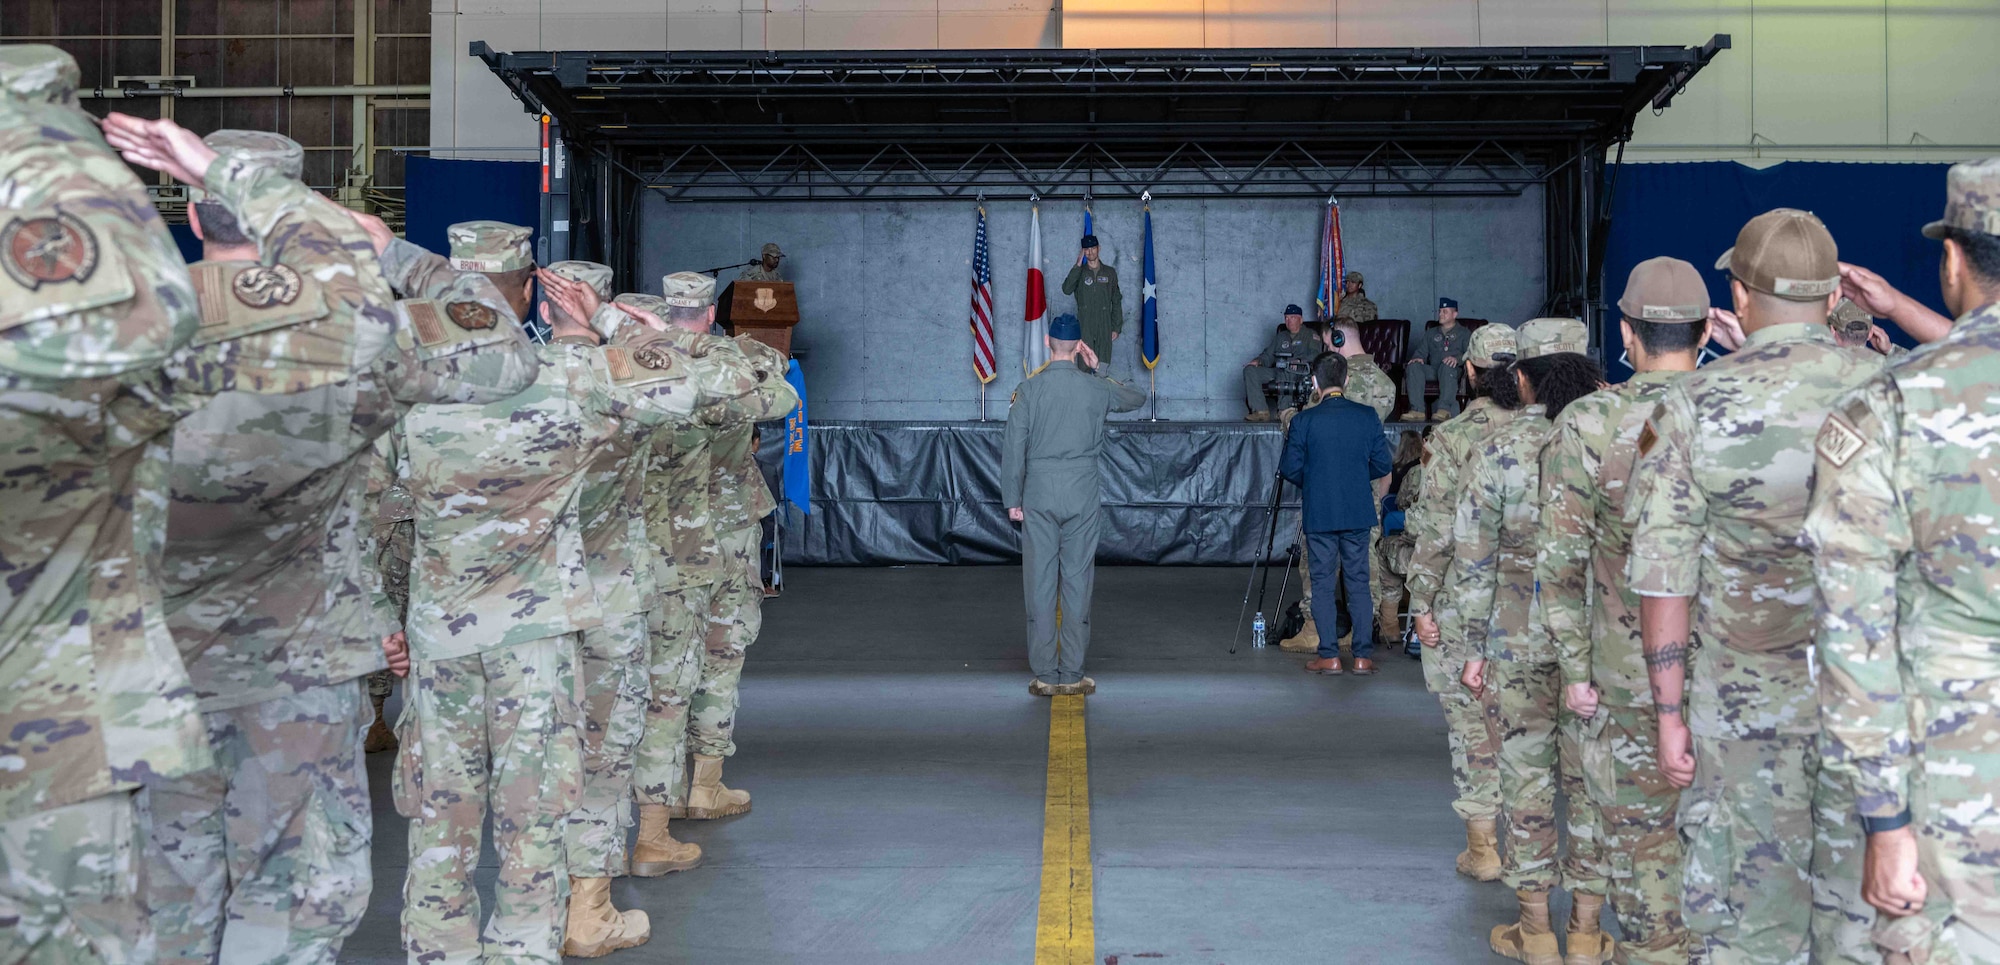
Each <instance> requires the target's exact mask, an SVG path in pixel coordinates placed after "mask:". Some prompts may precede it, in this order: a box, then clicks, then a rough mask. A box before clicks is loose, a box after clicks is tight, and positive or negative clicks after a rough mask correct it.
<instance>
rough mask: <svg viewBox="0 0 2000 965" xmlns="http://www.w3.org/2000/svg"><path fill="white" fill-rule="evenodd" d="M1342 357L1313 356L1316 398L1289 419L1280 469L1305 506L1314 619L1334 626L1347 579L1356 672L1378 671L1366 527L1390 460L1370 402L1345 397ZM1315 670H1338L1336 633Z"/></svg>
mask: <svg viewBox="0 0 2000 965" xmlns="http://www.w3.org/2000/svg"><path fill="white" fill-rule="evenodd" d="M1346 385H1347V360H1346V359H1345V358H1342V357H1341V356H1340V355H1338V354H1337V353H1333V352H1328V353H1325V354H1323V355H1321V356H1320V357H1318V358H1317V359H1314V360H1313V390H1314V391H1315V392H1317V393H1318V394H1319V396H1320V402H1319V404H1317V405H1314V406H1312V407H1311V408H1308V409H1306V410H1305V411H1303V412H1300V413H1299V414H1298V415H1297V416H1295V417H1293V419H1292V428H1291V432H1290V433H1289V434H1288V435H1287V436H1286V438H1285V455H1284V459H1283V461H1282V462H1280V463H1279V465H1278V472H1279V473H1280V474H1281V475H1283V476H1284V477H1285V480H1286V481H1287V482H1290V483H1291V484H1293V485H1295V486H1297V487H1299V491H1300V493H1301V494H1302V495H1301V497H1300V503H1301V506H1302V508H1303V510H1304V512H1305V533H1306V558H1307V560H1308V561H1309V563H1308V565H1309V567H1310V570H1311V575H1312V591H1313V602H1312V608H1313V622H1315V623H1317V624H1319V625H1320V626H1322V627H1327V628H1329V629H1331V628H1332V627H1333V626H1334V625H1335V624H1336V623H1337V620H1336V617H1335V612H1336V611H1335V608H1336V607H1338V606H1339V602H1338V601H1339V599H1340V595H1339V594H1338V593H1337V592H1335V590H1336V586H1335V580H1336V579H1338V580H1340V581H1341V582H1343V583H1345V584H1346V586H1347V617H1348V620H1349V622H1351V623H1352V624H1353V626H1354V644H1353V647H1354V667H1353V672H1354V673H1357V674H1364V675H1365V674H1372V673H1374V672H1375V660H1374V655H1375V633H1374V628H1373V626H1372V623H1371V620H1372V619H1373V615H1374V612H1375V608H1374V602H1373V601H1372V600H1371V599H1370V598H1369V593H1368V534H1369V531H1370V530H1372V529H1373V528H1374V527H1375V523H1376V507H1378V506H1380V505H1381V503H1382V494H1383V492H1384V491H1385V490H1386V489H1387V488H1388V482H1389V473H1390V470H1391V468H1392V466H1393V460H1392V458H1391V456H1390V454H1389V440H1388V439H1387V438H1386V437H1385V436H1384V435H1383V432H1382V419H1381V417H1380V416H1378V415H1376V414H1375V410H1374V409H1372V408H1369V407H1368V406H1365V405H1362V404H1360V403H1358V402H1352V401H1349V400H1348V399H1345V398H1342V397H1341V393H1342V392H1343V391H1344V389H1345V387H1346ZM1306 670H1307V671H1308V672H1310V673H1317V674H1329V675H1331V674H1339V673H1342V672H1343V670H1342V667H1341V665H1340V641H1339V640H1337V639H1335V637H1334V635H1333V634H1331V633H1322V634H1320V638H1319V657H1318V659H1315V660H1309V661H1307V662H1306Z"/></svg>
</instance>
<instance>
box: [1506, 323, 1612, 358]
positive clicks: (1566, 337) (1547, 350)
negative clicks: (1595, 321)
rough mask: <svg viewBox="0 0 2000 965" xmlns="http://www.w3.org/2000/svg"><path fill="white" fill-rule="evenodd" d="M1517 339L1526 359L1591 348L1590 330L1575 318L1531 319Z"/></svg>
mask: <svg viewBox="0 0 2000 965" xmlns="http://www.w3.org/2000/svg"><path fill="white" fill-rule="evenodd" d="M1489 327H1490V326H1489ZM1515 337H1516V339H1517V340H1518V341H1519V343H1520V346H1521V357H1522V358H1524V359H1532V358H1540V357H1541V356H1544V355H1555V354H1556V353H1558V352H1582V351H1584V350H1585V349H1588V348H1590V329H1587V328H1585V327H1583V321H1582V320H1581V319H1575V318H1531V319H1528V320H1527V321H1525V322H1522V323H1521V331H1520V332H1519V333H1518V334H1517V335H1516V336H1515Z"/></svg>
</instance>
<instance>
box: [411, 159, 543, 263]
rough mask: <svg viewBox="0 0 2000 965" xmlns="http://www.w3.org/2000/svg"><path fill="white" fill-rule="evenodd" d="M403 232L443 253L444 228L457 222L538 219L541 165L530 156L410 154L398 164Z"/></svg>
mask: <svg viewBox="0 0 2000 965" xmlns="http://www.w3.org/2000/svg"><path fill="white" fill-rule="evenodd" d="M403 172H404V173H403V183H404V184H405V185H406V187H405V188H404V198H405V199H406V200H405V204H406V206H407V207H406V209H405V212H404V217H405V218H406V220H407V227H406V229H405V232H404V235H405V237H407V238H409V239H410V241H411V242H412V243H414V244H418V245H422V246H424V247H425V248H429V249H430V250H432V251H435V252H437V253H438V254H440V255H448V254H450V252H451V249H450V246H449V245H447V244H446V243H445V238H444V229H446V228H448V227H450V226H451V225H453V224H456V223H458V222H460V221H482V220H483V221H505V222H507V223H508V224H517V225H525V226H527V227H530V228H533V227H535V226H536V225H538V224H540V223H541V220H542V213H541V193H542V181H541V178H542V167H541V165H540V164H538V163H536V162H533V161H453V160H446V159H443V158H430V157H424V156H422V155H418V154H412V155H410V156H409V158H408V159H407V162H406V165H405V167H404V168H403Z"/></svg>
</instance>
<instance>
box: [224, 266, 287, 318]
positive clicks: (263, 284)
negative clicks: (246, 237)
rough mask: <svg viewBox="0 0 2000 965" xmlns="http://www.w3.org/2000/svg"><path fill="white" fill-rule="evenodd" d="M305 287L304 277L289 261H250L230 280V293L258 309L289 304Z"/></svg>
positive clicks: (238, 299)
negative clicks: (258, 263)
mask: <svg viewBox="0 0 2000 965" xmlns="http://www.w3.org/2000/svg"><path fill="white" fill-rule="evenodd" d="M304 289H305V279H303V278H300V277H299V273H298V272H296V271H293V270H292V268H291V266H289V265H252V266H250V267H248V268H245V269H243V270H242V271H239V272H237V273H236V277H235V278H232V279H230V280H229V293H230V294H231V295H234V296H236V300H237V301H239V302H242V303H243V304H245V305H247V306H249V307H251V308H254V309H258V310H260V311H261V310H263V309H266V308H279V307H283V306H285V305H290V304H291V303H293V302H296V301H298V300H299V293H300V292H301V291H303V290H304Z"/></svg>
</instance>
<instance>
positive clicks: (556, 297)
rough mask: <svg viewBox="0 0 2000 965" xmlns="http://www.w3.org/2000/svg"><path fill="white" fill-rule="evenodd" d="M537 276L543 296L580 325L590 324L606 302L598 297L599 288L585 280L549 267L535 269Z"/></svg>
mask: <svg viewBox="0 0 2000 965" xmlns="http://www.w3.org/2000/svg"><path fill="white" fill-rule="evenodd" d="M535 277H537V278H539V279H541V282H542V295H543V297H545V298H547V299H548V300H549V302H550V303H551V304H553V305H555V307H556V309H557V310H558V311H561V312H562V313H563V314H564V315H567V316H569V319H570V321H572V322H575V323H576V324H578V325H589V324H590V319H591V316H593V315H596V314H597V309H598V308H599V307H600V306H602V305H603V304H604V301H603V299H600V298H598V297H597V289H595V288H592V287H590V286H589V285H586V284H584V283H583V282H580V281H571V280H569V279H567V278H564V277H563V276H561V275H558V274H556V273H555V272H552V271H550V270H548V269H547V268H537V269H535Z"/></svg>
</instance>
